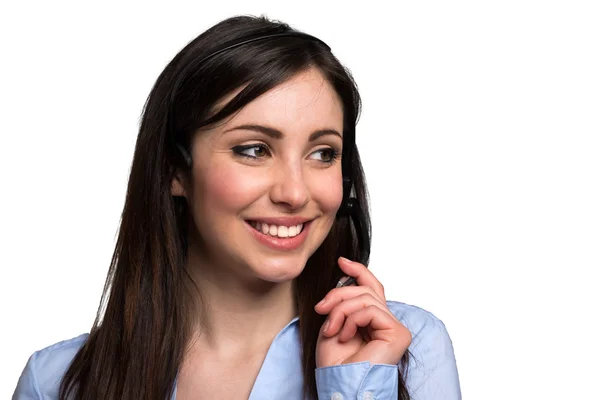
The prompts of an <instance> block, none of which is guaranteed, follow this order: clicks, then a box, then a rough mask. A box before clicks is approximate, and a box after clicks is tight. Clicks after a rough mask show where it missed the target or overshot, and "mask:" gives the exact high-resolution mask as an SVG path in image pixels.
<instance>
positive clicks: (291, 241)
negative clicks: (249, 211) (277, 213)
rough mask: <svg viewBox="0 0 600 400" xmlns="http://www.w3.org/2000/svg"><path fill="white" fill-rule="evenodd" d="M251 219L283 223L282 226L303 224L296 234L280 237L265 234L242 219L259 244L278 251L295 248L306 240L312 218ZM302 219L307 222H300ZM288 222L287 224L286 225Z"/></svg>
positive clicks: (276, 223)
mask: <svg viewBox="0 0 600 400" xmlns="http://www.w3.org/2000/svg"><path fill="white" fill-rule="evenodd" d="M252 221H260V222H265V223H268V224H272V225H283V226H291V225H297V224H302V223H303V224H304V226H303V227H302V232H300V233H299V234H298V235H296V236H294V237H291V238H280V237H275V236H270V235H265V234H264V233H262V232H259V231H257V230H256V229H254V227H253V226H252V225H250V223H249V222H248V221H244V222H245V224H246V228H247V229H248V230H249V231H250V233H251V234H252V236H254V238H255V239H256V240H257V241H258V242H259V243H261V244H263V245H265V246H267V247H270V248H271V249H274V250H279V251H290V250H295V249H297V248H298V247H300V246H301V245H302V244H303V243H304V241H305V240H306V238H307V237H308V231H309V230H310V227H311V225H312V220H306V219H298V218H281V219H278V218H270V219H255V220H252ZM266 221H277V222H266ZM295 221H299V222H297V223H296V222H295ZM302 221H307V222H302ZM286 224H289V225H286Z"/></svg>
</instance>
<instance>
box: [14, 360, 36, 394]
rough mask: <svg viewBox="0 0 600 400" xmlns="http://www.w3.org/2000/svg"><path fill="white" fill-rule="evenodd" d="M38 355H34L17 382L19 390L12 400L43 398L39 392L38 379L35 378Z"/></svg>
mask: <svg viewBox="0 0 600 400" xmlns="http://www.w3.org/2000/svg"><path fill="white" fill-rule="evenodd" d="M35 361H36V354H35V353H34V354H33V355H32V356H31V357H29V360H28V361H27V364H26V365H25V369H23V372H22V373H21V377H20V378H19V381H18V382H17V388H16V389H15V392H14V393H13V396H12V400H34V399H35V400H39V399H41V398H42V396H41V395H40V392H39V390H38V385H37V379H36V376H35Z"/></svg>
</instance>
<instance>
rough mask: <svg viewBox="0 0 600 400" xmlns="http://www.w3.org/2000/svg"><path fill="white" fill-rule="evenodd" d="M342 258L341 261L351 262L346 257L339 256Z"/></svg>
mask: <svg viewBox="0 0 600 400" xmlns="http://www.w3.org/2000/svg"><path fill="white" fill-rule="evenodd" d="M340 258H341V259H342V261H346V262H348V263H351V262H352V261H350V260H348V259H347V258H346V257H340Z"/></svg>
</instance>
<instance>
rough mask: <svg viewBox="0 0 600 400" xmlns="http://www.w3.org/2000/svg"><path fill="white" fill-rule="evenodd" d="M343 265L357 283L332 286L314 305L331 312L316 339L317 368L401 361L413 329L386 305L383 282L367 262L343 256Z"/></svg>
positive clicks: (340, 263)
mask: <svg viewBox="0 0 600 400" xmlns="http://www.w3.org/2000/svg"><path fill="white" fill-rule="evenodd" d="M338 263H339V265H340V268H341V269H342V271H344V273H346V274H347V275H348V276H351V277H354V278H355V279H356V282H357V284H358V286H347V287H340V288H336V289H332V290H331V291H329V293H327V295H326V296H325V297H324V298H323V300H322V301H321V302H320V303H318V304H317V305H316V306H315V311H316V312H317V313H319V314H321V315H325V314H329V316H328V317H327V320H326V321H325V323H324V324H323V326H322V328H321V331H320V333H319V338H318V340H317V354H316V359H317V368H320V367H327V366H331V365H339V364H348V363H354V362H361V361H369V362H370V363H372V364H398V363H399V362H400V359H401V358H402V355H404V353H405V352H406V349H408V346H409V345H410V342H411V340H412V336H411V334H410V331H409V330H408V329H407V328H406V327H405V326H404V325H402V323H401V322H400V321H398V320H397V319H396V317H394V315H393V314H392V313H391V312H390V310H389V309H388V308H387V305H386V302H385V294H384V291H383V286H382V285H381V283H380V282H379V281H378V280H377V278H375V276H374V275H373V274H372V273H371V271H369V270H368V269H367V268H366V267H365V266H364V265H362V264H360V263H358V262H354V261H350V260H347V259H345V258H343V257H340V259H339V260H338Z"/></svg>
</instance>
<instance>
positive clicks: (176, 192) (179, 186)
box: [171, 170, 187, 198]
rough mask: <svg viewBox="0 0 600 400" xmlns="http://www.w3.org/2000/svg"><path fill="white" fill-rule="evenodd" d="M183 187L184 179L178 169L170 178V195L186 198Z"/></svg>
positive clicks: (184, 185) (184, 184)
mask: <svg viewBox="0 0 600 400" xmlns="http://www.w3.org/2000/svg"><path fill="white" fill-rule="evenodd" d="M185 187H186V179H185V178H184V177H183V174H182V173H181V172H180V171H179V170H178V171H177V172H176V173H175V175H174V176H173V179H172V180H171V196H175V197H185V198H187V193H186V190H185Z"/></svg>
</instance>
